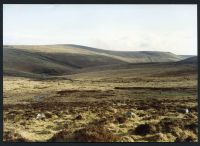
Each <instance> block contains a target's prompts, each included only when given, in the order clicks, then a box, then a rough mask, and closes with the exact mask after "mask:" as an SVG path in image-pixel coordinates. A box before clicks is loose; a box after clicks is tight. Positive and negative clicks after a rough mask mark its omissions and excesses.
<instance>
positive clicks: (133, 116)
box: [125, 111, 137, 118]
mask: <svg viewBox="0 0 200 146" xmlns="http://www.w3.org/2000/svg"><path fill="white" fill-rule="evenodd" d="M125 115H126V117H127V118H136V117H137V115H136V114H135V113H133V112H132V111H127V112H126V114H125Z"/></svg>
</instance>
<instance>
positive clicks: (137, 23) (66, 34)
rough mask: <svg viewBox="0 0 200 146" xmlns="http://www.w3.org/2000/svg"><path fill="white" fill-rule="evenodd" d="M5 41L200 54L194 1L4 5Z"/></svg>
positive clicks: (16, 43)
mask: <svg viewBox="0 0 200 146" xmlns="http://www.w3.org/2000/svg"><path fill="white" fill-rule="evenodd" d="M3 43H4V45H8V44H10V45H19V44H24V45H25V44H27V45H32V44H78V45H86V46H91V47H97V48H102V49H109V50H122V51H123V50H124V51H165V52H172V53H175V54H179V55H183V54H188V55H189V54H190V55H196V54H197V6H196V5H58V4H57V5H46V4H45V5H44V4H43V5H36V4H32V5H31V4H26V5H19V4H18V5H14V4H12V5H11V4H10V5H8V4H7V5H3Z"/></svg>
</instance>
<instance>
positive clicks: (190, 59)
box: [179, 56, 197, 64]
mask: <svg viewBox="0 0 200 146" xmlns="http://www.w3.org/2000/svg"><path fill="white" fill-rule="evenodd" d="M179 62H180V63H190V64H196V63H197V56H193V57H190V58H187V59H184V60H181V61H179Z"/></svg>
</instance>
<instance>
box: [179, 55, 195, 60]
mask: <svg viewBox="0 0 200 146" xmlns="http://www.w3.org/2000/svg"><path fill="white" fill-rule="evenodd" d="M179 56H180V57H182V58H183V60H184V59H187V58H190V57H194V56H195V55H179Z"/></svg>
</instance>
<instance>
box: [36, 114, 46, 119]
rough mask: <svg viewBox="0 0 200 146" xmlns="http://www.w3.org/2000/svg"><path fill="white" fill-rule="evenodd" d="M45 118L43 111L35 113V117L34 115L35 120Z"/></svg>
mask: <svg viewBox="0 0 200 146" xmlns="http://www.w3.org/2000/svg"><path fill="white" fill-rule="evenodd" d="M45 118H46V116H45V114H43V113H39V114H37V117H36V119H37V120H44V119H45Z"/></svg>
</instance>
